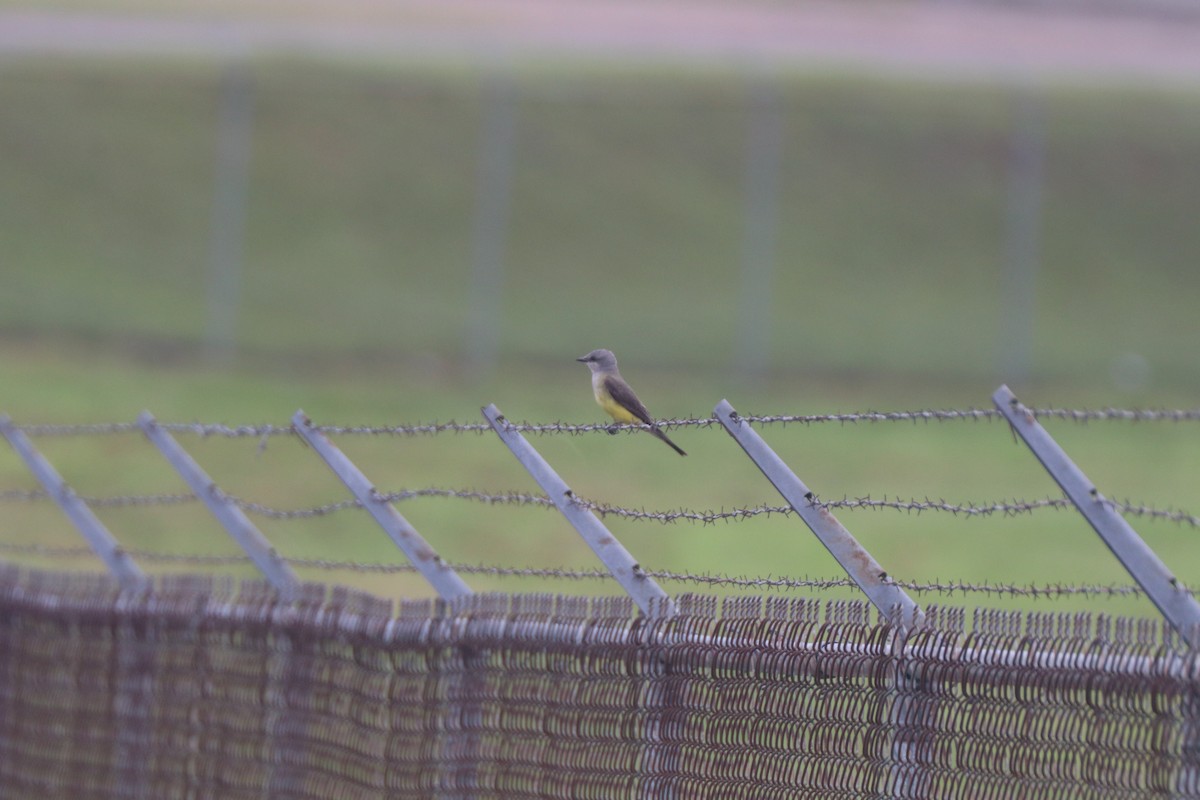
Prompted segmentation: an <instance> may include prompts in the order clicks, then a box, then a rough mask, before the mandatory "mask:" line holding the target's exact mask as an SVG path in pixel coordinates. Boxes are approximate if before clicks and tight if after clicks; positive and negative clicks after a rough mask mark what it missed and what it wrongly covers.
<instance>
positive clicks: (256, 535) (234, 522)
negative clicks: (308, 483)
mask: <svg viewBox="0 0 1200 800" xmlns="http://www.w3.org/2000/svg"><path fill="white" fill-rule="evenodd" d="M137 423H138V427H139V428H141V429H142V433H144V434H146V438H147V439H149V440H150V441H151V442H152V443H153V444H154V446H155V447H157V448H158V450H159V452H161V453H162V454H163V456H164V457H166V459H167V461H168V462H170V464H171V466H172V467H174V468H175V471H176V472H178V473H179V474H180V475H181V476H182V477H183V480H184V482H185V483H187V485H188V487H189V488H190V489H191V490H192V492H193V493H194V494H195V495H196V497H198V498H200V500H201V501H203V502H204V505H205V506H207V507H208V510H209V511H210V512H211V513H212V515H213V516H214V517H216V518H217V521H218V522H220V523H221V526H222V527H223V528H225V530H226V531H227V532H228V533H229V535H230V536H232V537H233V540H234V541H235V542H237V543H238V546H240V547H241V548H242V550H244V551H245V553H246V555H248V556H250V560H251V561H253V562H254V564H255V566H257V567H258V568H259V570H260V571H261V572H262V573H263V575H265V576H266V578H267V580H268V581H269V582H270V583H271V585H272V586H274V587H275V588H276V589H277V590H278V591H279V593H280V594H281V595H283V597H284V598H285V599H290V598H292V597H293V596H294V595H295V591H296V587H297V585H298V584H299V582H300V581H299V579H298V578H297V577H296V573H295V572H294V571H293V570H292V567H291V565H290V564H288V563H287V562H286V561H284V560H283V559H282V558H280V557H279V554H278V553H277V552H276V551H275V548H274V547H272V546H271V543H270V542H269V541H267V537H266V536H263V534H262V531H260V530H259V529H258V528H257V527H255V525H254V523H253V522H251V521H250V519H249V518H248V517H247V516H246V514H245V513H244V512H243V511H242V510H241V509H240V508H238V507H237V505H235V504H234V502H233V501H232V500H231V499H230V498H229V496H228V495H226V494H225V493H224V492H222V491H221V490H220V488H219V487H218V486H217V484H216V483H214V482H213V479H212V478H210V477H209V476H208V473H206V472H205V471H204V470H203V469H202V468H201V467H200V465H199V464H197V463H196V461H195V460H194V459H193V458H192V457H191V456H190V455H188V452H187V451H186V450H184V449H183V447H181V446H180V444H179V443H178V442H176V441H175V438H174V437H173V436H171V434H169V433H167V432H166V431H165V430H163V429H162V428H161V427H159V425H158V422H157V421H156V420H155V419H154V415H152V414H151V413H150V412H149V411H143V412H142V414H141V416H139V417H138V421H137Z"/></svg>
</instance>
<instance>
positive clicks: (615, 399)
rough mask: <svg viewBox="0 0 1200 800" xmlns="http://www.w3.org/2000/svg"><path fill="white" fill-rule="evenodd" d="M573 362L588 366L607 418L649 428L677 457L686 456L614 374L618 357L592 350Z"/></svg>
mask: <svg viewBox="0 0 1200 800" xmlns="http://www.w3.org/2000/svg"><path fill="white" fill-rule="evenodd" d="M575 360H576V361H582V362H583V363H584V364H587V365H588V369H590V370H591V371H592V392H593V393H595V395H596V402H597V403H599V404H600V407H601V408H603V409H604V410H605V411H607V412H608V415H609V416H610V417H612V418H613V419H615V420H616V421H617V422H641V423H643V424H645V425H649V426H650V433H651V434H653V435H654V436H656V437H658V438H659V439H662V440H663V441H664V442H666V443H667V444H669V445H671V447H672V448H673V449H674V450H675V452H676V453H679V455H681V456H686V455H687V453H685V452H683V450H681V449H680V447H679V445H677V444H675V443H674V442H672V441H671V440H670V439H668V438H667V435H666V434H665V433H663V432H662V431H661V430H659V429H658V426H657V425H655V424H654V418H653V417H651V416H650V412H649V411H647V410H646V407H645V406H644V405H642V401H641V400H638V398H637V395H636V394H634V393H633V389H630V388H629V384H628V383H626V382H625V379H624V378H622V377H621V373H620V372H618V371H617V357H616V356H614V355H613V354H612V351H611V350H593V351H592V352H590V353H588V354H587V355H586V356H584V357H583V358H577V359H575Z"/></svg>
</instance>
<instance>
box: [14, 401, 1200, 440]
mask: <svg viewBox="0 0 1200 800" xmlns="http://www.w3.org/2000/svg"><path fill="white" fill-rule="evenodd" d="M1030 411H1031V412H1032V413H1033V415H1034V416H1035V417H1037V418H1039V419H1057V420H1066V421H1070V422H1076V423H1088V422H1107V421H1112V422H1195V421H1200V408H1191V409H1169V408H1150V409H1141V408H1111V407H1110V408H1097V409H1089V408H1055V407H1050V408H1034V409H1030ZM739 416H740V417H741V419H743V420H746V421H747V422H749V423H751V424H754V425H759V426H767V425H783V426H786V425H817V424H825V423H838V424H842V425H846V424H858V423H879V422H912V423H918V422H926V423H929V422H958V421H973V422H981V421H992V420H999V419H1002V418H1003V417H1002V415H1001V414H1000V412H999V411H997V410H995V409H991V408H966V409H953V408H951V409H919V410H915V411H861V412H849V413H832V414H740V415H739ZM509 424H510V426H511V427H512V429H513V430H516V431H520V432H521V433H534V434H568V435H580V434H584V433H595V432H605V433H611V432H615V431H630V432H632V431H639V430H646V429H647V428H648V427H649V426H647V425H641V424H629V423H621V424H605V423H571V422H548V423H534V422H510V423H509ZM656 424H657V425H658V426H659V427H660V428H664V429H668V430H670V429H674V428H712V427H720V422H719V421H718V420H716V419H715V418H713V417H679V418H670V419H662V420H658V421H657V422H656ZM158 426H159V427H160V428H162V429H164V430H166V431H169V432H171V433H186V434H193V435H196V436H200V437H202V438H203V437H224V438H253V439H264V438H268V437H273V436H294V435H295V431H294V430H293V428H292V426H291V424H287V425H275V424H269V423H264V424H255V425H229V424H225V423H205V422H159V423H158ZM15 427H16V428H17V429H18V430H21V431H24V432H25V433H26V434H28V435H30V436H101V435H112V434H124V433H139V432H140V431H141V429H140V428H139V427H138V425H137V423H135V422H106V423H89V424H61V425H60V424H31V425H17V426H15ZM314 428H315V429H316V430H319V431H321V432H322V433H325V434H327V435H331V436H354V435H363V436H436V435H439V434H443V433H456V434H462V433H474V434H481V433H485V432H488V431H490V430H491V426H490V425H489V424H488V423H486V422H456V421H454V420H450V421H447V422H436V421H435V422H421V423H413V424H398V425H315V426H314Z"/></svg>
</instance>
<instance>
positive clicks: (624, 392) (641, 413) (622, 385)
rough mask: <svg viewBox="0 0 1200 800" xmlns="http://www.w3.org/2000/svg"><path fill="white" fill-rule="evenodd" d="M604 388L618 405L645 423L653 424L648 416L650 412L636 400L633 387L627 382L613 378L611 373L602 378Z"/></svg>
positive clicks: (652, 420)
mask: <svg viewBox="0 0 1200 800" xmlns="http://www.w3.org/2000/svg"><path fill="white" fill-rule="evenodd" d="M604 388H605V389H606V390H607V391H608V394H609V395H610V396H611V397H612V399H613V400H615V401H616V402H617V404H618V405H620V406H622V407H623V408H626V409H628V410H629V413H630V414H633V415H634V416H635V417H637V418H638V419H640V420H641V421H642V422H644V423H645V424H647V425H653V424H654V419H653V418H652V417H651V416H650V412H649V411H647V410H646V407H645V406H644V405H642V401H641V400H638V398H637V395H636V394H634V393H633V389H630V388H629V384H627V383H626V382H625V381H623V380H621V379H620V378H614V377H612V376H611V375H609V376H608V377H606V378H605V379H604Z"/></svg>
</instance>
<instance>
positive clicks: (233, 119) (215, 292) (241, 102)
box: [204, 60, 254, 360]
mask: <svg viewBox="0 0 1200 800" xmlns="http://www.w3.org/2000/svg"><path fill="white" fill-rule="evenodd" d="M217 106H218V107H217V148H216V166H215V168H214V177H213V207H212V221H211V223H210V224H211V226H212V227H211V231H210V234H209V256H208V259H209V267H208V268H209V276H208V320H207V323H206V325H205V332H204V342H205V346H206V348H207V350H208V356H209V358H212V359H214V360H228V359H231V358H232V357H233V355H234V353H235V352H236V349H237V318H238V307H239V306H240V305H241V292H242V262H243V261H244V260H245V249H246V214H247V210H246V207H247V203H248V197H249V194H250V155H251V151H252V148H253V139H254V74H253V72H252V71H251V68H250V66H249V65H248V64H247V63H245V62H244V61H242V60H238V61H235V62H233V63H231V64H228V65H227V66H226V67H225V70H224V72H223V73H222V74H221V83H220V89H219V93H218V97H217Z"/></svg>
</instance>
